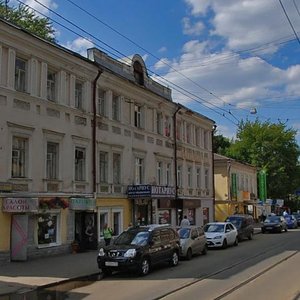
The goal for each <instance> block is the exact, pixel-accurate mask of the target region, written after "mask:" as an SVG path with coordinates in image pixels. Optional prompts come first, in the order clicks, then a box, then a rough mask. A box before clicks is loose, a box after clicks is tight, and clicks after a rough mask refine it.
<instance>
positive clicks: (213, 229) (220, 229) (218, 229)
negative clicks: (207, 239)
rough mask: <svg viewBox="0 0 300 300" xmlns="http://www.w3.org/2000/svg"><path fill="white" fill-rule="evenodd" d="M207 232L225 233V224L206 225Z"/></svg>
mask: <svg viewBox="0 0 300 300" xmlns="http://www.w3.org/2000/svg"><path fill="white" fill-rule="evenodd" d="M204 231H205V232H224V224H206V225H205V227H204Z"/></svg>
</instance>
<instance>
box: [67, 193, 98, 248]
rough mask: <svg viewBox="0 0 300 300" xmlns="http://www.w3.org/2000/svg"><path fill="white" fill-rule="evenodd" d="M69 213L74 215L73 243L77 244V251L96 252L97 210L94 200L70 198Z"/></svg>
mask: <svg viewBox="0 0 300 300" xmlns="http://www.w3.org/2000/svg"><path fill="white" fill-rule="evenodd" d="M69 208H70V212H71V213H74V227H73V228H74V242H76V243H78V245H79V251H86V250H96V249H97V247H98V239H97V236H98V235H97V210H96V200H95V199H94V198H71V199H70V207H69Z"/></svg>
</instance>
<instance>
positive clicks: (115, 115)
mask: <svg viewBox="0 0 300 300" xmlns="http://www.w3.org/2000/svg"><path fill="white" fill-rule="evenodd" d="M112 119H113V120H115V121H120V96H117V95H113V98H112Z"/></svg>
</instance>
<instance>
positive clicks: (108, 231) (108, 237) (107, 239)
mask: <svg viewBox="0 0 300 300" xmlns="http://www.w3.org/2000/svg"><path fill="white" fill-rule="evenodd" d="M112 234H113V230H112V228H110V227H108V225H107V223H105V224H104V228H103V237H104V241H105V246H108V245H109V244H110V241H111V237H112Z"/></svg>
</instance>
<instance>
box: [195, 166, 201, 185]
mask: <svg viewBox="0 0 300 300" xmlns="http://www.w3.org/2000/svg"><path fill="white" fill-rule="evenodd" d="M196 184H197V189H200V188H201V168H197V169H196Z"/></svg>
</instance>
